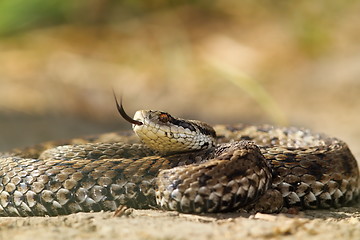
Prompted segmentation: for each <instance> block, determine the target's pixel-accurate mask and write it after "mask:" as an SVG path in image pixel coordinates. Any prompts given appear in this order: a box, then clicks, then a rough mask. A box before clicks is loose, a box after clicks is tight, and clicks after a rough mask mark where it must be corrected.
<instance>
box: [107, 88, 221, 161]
mask: <svg viewBox="0 0 360 240" xmlns="http://www.w3.org/2000/svg"><path fill="white" fill-rule="evenodd" d="M114 98H115V102H116V107H117V109H118V112H119V114H120V115H121V116H122V117H123V118H124V119H125V120H126V121H128V122H129V123H131V124H132V128H133V130H134V132H135V134H136V135H137V136H138V137H139V138H140V140H141V141H142V142H143V143H145V144H146V145H147V146H148V147H149V148H151V149H153V150H155V151H157V152H159V153H162V154H168V153H179V152H188V151H194V150H201V149H207V148H211V147H213V146H215V142H216V140H215V138H216V133H215V130H214V129H213V128H212V127H211V126H209V125H207V124H206V123H203V122H200V121H196V120H185V119H181V118H176V117H173V116H171V115H170V114H169V113H166V112H162V111H153V110H139V111H137V112H136V113H135V115H134V118H131V117H130V116H129V115H128V114H127V113H126V112H125V110H124V107H123V105H122V101H121V100H120V103H119V102H118V100H117V98H116V96H115V93H114Z"/></svg>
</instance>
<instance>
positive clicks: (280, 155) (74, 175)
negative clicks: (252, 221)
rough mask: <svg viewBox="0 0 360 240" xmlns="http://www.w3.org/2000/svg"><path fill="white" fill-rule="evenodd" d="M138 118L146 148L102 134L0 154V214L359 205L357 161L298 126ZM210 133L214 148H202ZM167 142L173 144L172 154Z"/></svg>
mask: <svg viewBox="0 0 360 240" xmlns="http://www.w3.org/2000/svg"><path fill="white" fill-rule="evenodd" d="M119 107H120V106H119ZM120 108H121V109H122V107H120ZM145 113H147V112H141V114H140V115H141V116H138V115H139V114H138V115H136V114H135V116H138V118H136V119H134V120H133V121H134V122H132V123H133V124H134V125H133V127H134V130H135V132H136V133H137V135H138V136H139V137H140V138H141V139H142V141H143V142H145V144H144V143H142V142H140V141H139V140H138V139H137V137H136V136H135V135H134V134H130V133H120V134H119V133H110V134H103V135H99V136H96V137H92V138H80V139H73V140H70V141H65V142H48V143H44V144H40V145H37V146H34V147H31V148H26V149H21V150H19V149H17V150H13V151H10V152H8V153H1V154H0V216H34V215H39V216H43V215H50V216H55V215H63V214H70V213H75V212H89V211H101V210H104V211H107V210H112V211H113V210H116V209H117V208H118V207H119V206H120V205H126V206H128V207H134V208H149V207H160V208H164V209H168V210H177V211H180V212H195V213H198V212H225V211H236V210H239V209H244V210H246V211H261V212H277V211H280V210H281V209H284V208H289V207H296V208H299V209H309V208H310V209H313V208H329V207H339V206H344V205H347V204H349V203H351V202H354V201H356V200H357V199H358V196H359V169H358V166H357V162H356V160H355V158H354V157H353V155H352V154H351V152H350V150H349V148H348V147H347V145H346V144H345V143H344V142H342V141H341V140H338V139H336V138H330V137H327V136H325V135H321V134H315V133H312V132H310V131H308V130H304V129H297V128H276V127H272V126H267V125H263V126H246V125H242V124H239V125H232V126H225V125H216V126H214V129H215V131H216V136H215V132H213V130H212V128H211V127H209V126H208V125H206V124H204V125H202V123H200V122H198V121H188V120H183V119H177V118H173V117H172V116H170V115H169V114H167V115H164V114H166V113H162V112H156V111H155V112H152V114H153V116H155V118H156V120H157V121H158V122H156V123H155V124H153V123H152V122H151V121H150V120H151V119H150V120H149V122H147V121H148V120H147V119H146V118H147V117H148V116H145V115H144V114H145ZM154 114H155V115H154ZM142 117H144V119H142ZM130 120H131V118H130ZM165 124H173V125H174V126H176V127H178V126H179V127H180V128H179V129H180V130H179V129H176V130H174V128H173V127H169V130H170V132H167V133H165V132H163V130H164V129H167V126H168V125H165ZM147 125H149V126H150V127H149V128H148V129H144V128H143V127H147ZM159 126H160V127H159ZM138 127H141V128H142V129H139V128H138ZM136 128H138V129H136ZM154 129H155V130H154ZM140 131H141V132H140ZM194 132H196V136H195V138H194V139H195V140H191V139H190V138H192V137H193V136H194V135H195V134H194ZM198 134H203V135H202V136H201V137H198ZM210 135H212V137H213V138H214V141H215V140H216V141H217V143H216V144H214V143H213V142H208V141H210V140H209V139H210V138H209V139H208V136H210ZM165 137H169V139H170V140H169V139H168V140H166V139H165V140H164V138H165ZM158 138H160V139H161V140H156V141H155V140H154V139H158ZM173 138H175V139H176V138H179V139H178V140H179V141H176V142H175V141H173V140H172V139H173ZM149 141H150V142H152V143H150V144H149V143H148V142H149ZM189 141H195V142H196V143H191V144H190V143H189ZM179 142H180V143H179ZM168 143H171V144H172V143H174V144H175V146H176V147H175V150H174V151H172V150H171V149H170V150H169V149H168V147H167V144H168ZM149 146H150V147H149ZM183 146H186V148H190V150H189V151H182V148H183ZM196 147H199V149H196ZM163 149H166V150H163Z"/></svg>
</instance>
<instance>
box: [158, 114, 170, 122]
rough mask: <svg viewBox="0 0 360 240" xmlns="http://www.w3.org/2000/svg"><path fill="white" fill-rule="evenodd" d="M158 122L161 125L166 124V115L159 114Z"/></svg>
mask: <svg viewBox="0 0 360 240" xmlns="http://www.w3.org/2000/svg"><path fill="white" fill-rule="evenodd" d="M159 120H160V121H161V122H163V123H166V122H167V121H168V116H167V115H166V114H164V113H163V114H160V116H159Z"/></svg>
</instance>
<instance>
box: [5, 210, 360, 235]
mask: <svg viewBox="0 0 360 240" xmlns="http://www.w3.org/2000/svg"><path fill="white" fill-rule="evenodd" d="M128 211H129V213H128V215H123V216H121V217H115V216H114V214H113V213H110V212H102V213H77V214H72V215H68V216H60V217H29V218H18V217H14V218H1V219H0V239H19V240H21V239H32V238H35V239H74V240H76V239H198V240H201V239H207V240H209V239H244V240H246V239H328V240H330V239H359V238H360V208H359V206H357V207H351V208H341V209H337V210H331V211H306V212H301V213H300V214H298V215H284V214H278V215H269V214H259V213H258V214H256V215H250V216H248V215H244V214H216V215H190V214H179V213H177V212H164V211H158V210H132V209H130V210H128Z"/></svg>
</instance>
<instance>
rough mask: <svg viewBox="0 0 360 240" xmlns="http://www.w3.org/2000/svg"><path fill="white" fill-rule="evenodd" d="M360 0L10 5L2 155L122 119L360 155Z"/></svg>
mask: <svg viewBox="0 0 360 240" xmlns="http://www.w3.org/2000/svg"><path fill="white" fill-rule="evenodd" d="M359 12H360V2H359V1H355V0H354V1H352V0H350V1H335V0H319V1H288V0H278V1H267V0H264V1H256V2H255V1H249V0H245V1H235V0H227V1H205V0H204V1H164V0H157V1H136V0H129V1H114V0H79V1H63V0H52V1H48V0H33V1H27V0H0V132H1V135H0V150H5V149H8V148H11V147H17V146H24V145H28V144H34V143H37V142H40V141H44V140H50V139H61V138H69V137H75V136H79V135H88V134H94V133H99V132H104V131H114V130H120V129H130V125H129V124H127V123H125V122H124V121H123V120H121V119H120V117H119V116H118V114H117V112H116V108H115V104H114V100H113V96H112V89H114V90H115V92H117V93H118V94H119V95H120V94H122V95H123V99H124V105H125V108H126V110H127V111H128V112H129V114H130V115H132V114H133V113H134V112H135V111H136V110H138V109H159V110H164V111H168V112H170V113H172V114H173V115H175V116H179V117H183V118H192V119H199V120H203V121H206V122H208V123H210V124H215V123H237V122H246V123H271V124H276V125H295V126H304V127H309V128H312V129H314V130H315V131H319V132H326V133H328V134H330V135H335V136H338V137H340V138H342V139H344V140H345V141H347V142H348V143H349V144H350V146H351V147H353V149H354V150H353V151H354V153H355V154H356V155H357V156H358V157H359V156H360V147H357V146H358V145H359V144H358V143H359V139H360V127H359V122H360V114H359V112H360V100H359V94H360V80H359V79H360V44H359V42H360V14H359Z"/></svg>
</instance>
